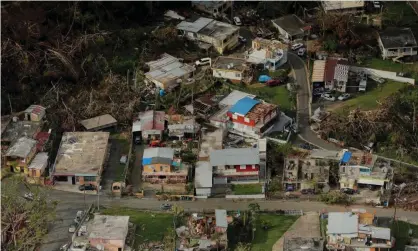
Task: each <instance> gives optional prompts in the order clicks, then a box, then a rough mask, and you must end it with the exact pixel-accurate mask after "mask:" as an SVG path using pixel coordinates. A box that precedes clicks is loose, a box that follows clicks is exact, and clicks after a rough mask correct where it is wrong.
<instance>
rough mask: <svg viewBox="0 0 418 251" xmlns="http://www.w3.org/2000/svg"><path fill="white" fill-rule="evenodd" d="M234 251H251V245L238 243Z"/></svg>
mask: <svg viewBox="0 0 418 251" xmlns="http://www.w3.org/2000/svg"><path fill="white" fill-rule="evenodd" d="M234 251H251V244H250V243H242V242H240V243H238V245H237V247H236V248H235V249H234Z"/></svg>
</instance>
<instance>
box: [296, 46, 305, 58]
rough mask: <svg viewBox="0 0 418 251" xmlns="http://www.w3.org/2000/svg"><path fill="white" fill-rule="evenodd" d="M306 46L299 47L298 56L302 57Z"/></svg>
mask: <svg viewBox="0 0 418 251" xmlns="http://www.w3.org/2000/svg"><path fill="white" fill-rule="evenodd" d="M305 52H306V48H299V50H298V56H299V57H302V56H305Z"/></svg>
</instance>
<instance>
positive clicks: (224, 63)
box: [212, 57, 248, 72]
mask: <svg viewBox="0 0 418 251" xmlns="http://www.w3.org/2000/svg"><path fill="white" fill-rule="evenodd" d="M212 69H220V70H230V71H233V70H235V71H241V72H242V71H244V70H246V69H248V65H247V60H245V59H244V58H237V57H218V58H217V59H216V60H215V62H213V64H212Z"/></svg>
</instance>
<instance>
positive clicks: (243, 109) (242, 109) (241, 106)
mask: <svg viewBox="0 0 418 251" xmlns="http://www.w3.org/2000/svg"><path fill="white" fill-rule="evenodd" d="M259 103H260V101H258V100H256V99H252V98H249V97H245V98H242V99H240V100H238V102H237V103H235V105H234V106H232V107H231V109H229V111H230V112H232V113H239V114H242V115H245V114H247V113H248V112H249V111H251V109H253V107H254V106H255V105H256V104H259Z"/></svg>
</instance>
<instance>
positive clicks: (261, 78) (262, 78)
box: [258, 75, 271, 83]
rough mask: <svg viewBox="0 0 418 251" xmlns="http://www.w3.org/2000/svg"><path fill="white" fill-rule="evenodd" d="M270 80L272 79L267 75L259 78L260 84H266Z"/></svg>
mask: <svg viewBox="0 0 418 251" xmlns="http://www.w3.org/2000/svg"><path fill="white" fill-rule="evenodd" d="M269 80H271V77H269V76H267V75H261V76H260V77H258V82H260V83H265V82H267V81H269Z"/></svg>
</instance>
